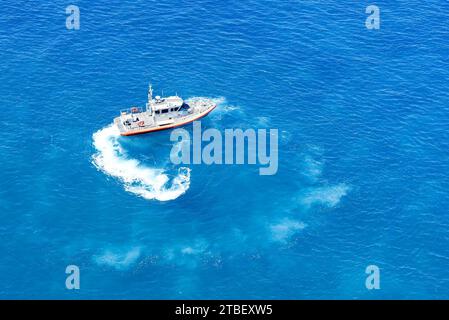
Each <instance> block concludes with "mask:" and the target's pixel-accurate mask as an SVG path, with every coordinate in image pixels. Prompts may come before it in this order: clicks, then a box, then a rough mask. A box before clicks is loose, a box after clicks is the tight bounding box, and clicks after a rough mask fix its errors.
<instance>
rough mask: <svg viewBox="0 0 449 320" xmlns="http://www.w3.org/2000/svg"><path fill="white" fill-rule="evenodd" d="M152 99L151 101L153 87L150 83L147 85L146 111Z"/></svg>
mask: <svg viewBox="0 0 449 320" xmlns="http://www.w3.org/2000/svg"><path fill="white" fill-rule="evenodd" d="M152 101H153V87H152V86H151V83H150V85H149V86H148V103H147V111H148V108H149V107H151V104H152Z"/></svg>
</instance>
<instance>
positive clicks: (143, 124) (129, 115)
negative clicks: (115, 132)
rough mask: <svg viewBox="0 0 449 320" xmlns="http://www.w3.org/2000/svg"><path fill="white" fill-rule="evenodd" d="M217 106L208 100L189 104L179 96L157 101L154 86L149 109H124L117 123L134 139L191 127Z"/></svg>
mask: <svg viewBox="0 0 449 320" xmlns="http://www.w3.org/2000/svg"><path fill="white" fill-rule="evenodd" d="M216 106H217V105H216V103H215V102H214V101H212V100H211V99H206V98H196V99H190V100H187V101H184V100H183V99H182V98H181V97H179V96H178V95H175V96H169V97H161V96H155V97H154V98H153V88H152V86H151V84H150V85H149V87H148V102H147V103H146V105H145V109H143V108H140V107H131V108H129V109H126V110H121V111H120V116H119V117H117V118H115V119H114V123H115V124H116V125H117V127H118V128H119V130H120V134H121V135H122V136H132V135H136V134H143V133H148V132H153V131H159V130H165V129H170V128H175V127H179V126H182V125H185V124H188V123H190V122H193V121H195V120H198V119H200V118H202V117H204V116H206V115H207V114H209V112H211V111H212V110H213V109H215V107H216Z"/></svg>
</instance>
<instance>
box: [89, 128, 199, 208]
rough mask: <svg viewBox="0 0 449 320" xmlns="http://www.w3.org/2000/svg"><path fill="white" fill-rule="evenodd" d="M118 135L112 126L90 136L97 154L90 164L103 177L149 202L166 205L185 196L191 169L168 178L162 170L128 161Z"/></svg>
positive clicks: (137, 161) (181, 169)
mask: <svg viewBox="0 0 449 320" xmlns="http://www.w3.org/2000/svg"><path fill="white" fill-rule="evenodd" d="M119 137H120V132H119V130H118V128H117V127H116V126H115V125H114V124H111V125H109V126H107V127H105V128H103V129H101V130H99V131H97V132H95V133H94V134H93V136H92V138H93V145H94V147H95V149H96V150H97V152H96V153H95V154H94V155H93V157H92V163H93V164H94V165H95V167H97V168H98V169H99V170H101V171H102V172H104V173H105V174H107V175H109V176H112V177H114V178H117V179H118V180H119V181H121V182H122V183H123V186H124V188H125V190H126V191H128V192H131V193H133V194H136V195H138V196H140V197H143V198H145V199H148V200H152V199H155V200H159V201H168V200H173V199H176V198H178V197H179V196H180V195H182V194H184V193H185V192H186V191H187V190H188V189H189V186H190V169H189V168H185V167H181V168H179V169H178V172H177V175H175V177H172V178H169V176H168V175H167V173H166V172H165V170H164V169H157V168H150V167H148V166H145V165H144V164H142V163H140V161H139V160H137V159H132V158H129V157H128V156H127V154H126V150H124V149H123V148H122V146H121V145H120V142H119Z"/></svg>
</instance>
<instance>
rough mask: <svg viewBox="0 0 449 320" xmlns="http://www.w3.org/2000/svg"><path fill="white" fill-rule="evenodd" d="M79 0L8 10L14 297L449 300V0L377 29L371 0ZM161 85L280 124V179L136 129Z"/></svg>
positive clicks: (2, 54)
mask: <svg viewBox="0 0 449 320" xmlns="http://www.w3.org/2000/svg"><path fill="white" fill-rule="evenodd" d="M68 4H69V3H68V2H66V1H53V4H48V3H44V2H39V3H37V2H25V1H20V2H19V1H12V2H8V3H6V2H3V3H2V5H1V9H0V11H1V14H0V105H1V110H2V116H1V117H0V124H1V128H2V136H1V139H0V167H1V171H0V172H1V175H0V178H1V179H0V219H1V223H0V240H1V241H0V297H2V298H62V299H77V298H118V299H123V298H153V299H159V298H174V299H180V298H275V299H276V298H295V299H305V298H308V299H320V298H330V299H333V298H348V299H353V298H363V299H379V298H387V299H391V298H412V299H415V298H449V249H448V248H449V210H448V207H449V196H448V190H449V177H448V172H449V131H448V129H449V94H448V87H449V61H448V59H449V58H448V57H449V42H448V35H449V24H448V18H447V16H448V13H449V7H448V6H447V2H446V1H425V2H422V1H417V0H412V1H405V0H401V1H380V2H379V1H377V2H376V4H377V5H378V6H379V8H380V10H381V14H380V17H381V25H380V29H379V30H368V29H367V28H366V27H365V19H366V17H367V16H368V15H367V14H366V13H365V9H366V7H367V6H368V5H370V4H371V3H370V2H367V1H347V0H343V1H337V0H332V1H325V2H324V1H300V0H297V1H265V0H258V1H255V0H249V1H235V0H231V1H174V0H172V1H166V0H161V1H132V2H131V1H118V0H113V1H104V0H101V1H94V2H93V1H87V0H81V1H76V3H74V4H76V5H77V6H79V8H80V13H81V15H80V18H81V23H80V29H79V30H67V29H66V25H65V22H66V21H65V19H66V13H65V8H66V6H67V5H68ZM150 81H151V82H152V83H153V85H154V86H155V88H156V90H159V91H160V90H164V93H165V94H166V95H167V94H173V93H175V92H176V91H177V92H178V93H179V94H180V95H182V96H183V97H185V98H188V97H197V96H203V97H210V98H214V99H217V101H218V102H219V107H218V108H217V110H215V111H214V112H212V113H211V114H210V115H209V116H208V117H206V118H204V119H203V120H202V126H203V128H216V129H219V130H224V129H226V128H241V129H248V128H255V129H259V128H267V129H269V128H277V129H278V130H279V170H278V172H277V174H276V175H272V176H260V175H259V172H258V166H255V165H210V166H208V165H189V166H176V165H174V164H172V163H171V162H170V158H169V153H170V150H171V148H172V146H173V142H171V141H170V131H162V132H158V133H154V134H149V135H144V136H138V137H132V138H120V137H119V136H118V135H117V132H116V130H115V129H114V128H113V127H110V125H111V123H112V119H113V117H115V116H116V115H117V114H118V111H119V110H120V109H123V108H125V107H128V106H130V105H136V104H137V105H144V103H145V99H146V90H147V85H148V82H150ZM187 130H190V131H191V126H188V127H187ZM71 264H74V265H77V266H79V268H80V270H81V289H80V290H67V289H66V288H65V279H66V276H67V275H66V274H65V268H66V266H67V265H71ZM368 265H377V266H378V267H379V268H380V272H381V277H380V286H381V288H380V290H367V289H366V287H365V279H366V276H367V275H366V274H365V268H366V267H367V266H368Z"/></svg>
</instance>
